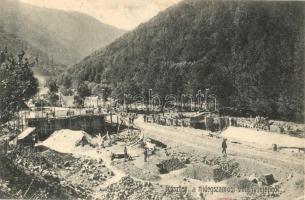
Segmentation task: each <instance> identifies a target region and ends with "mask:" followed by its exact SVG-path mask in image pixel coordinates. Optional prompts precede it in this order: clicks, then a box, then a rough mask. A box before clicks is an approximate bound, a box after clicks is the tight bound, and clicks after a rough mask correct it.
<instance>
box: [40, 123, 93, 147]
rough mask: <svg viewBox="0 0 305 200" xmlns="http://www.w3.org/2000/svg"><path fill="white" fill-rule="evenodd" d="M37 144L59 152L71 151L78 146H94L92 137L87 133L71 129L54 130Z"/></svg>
mask: <svg viewBox="0 0 305 200" xmlns="http://www.w3.org/2000/svg"><path fill="white" fill-rule="evenodd" d="M39 145H43V146H46V147H48V148H50V149H53V150H56V151H59V152H71V151H73V150H74V149H76V148H79V147H83V146H94V145H93V139H92V137H91V136H90V135H89V134H88V133H86V132H84V131H72V130H70V129H62V130H59V131H55V132H54V133H53V134H52V135H51V136H50V137H48V139H46V140H45V141H43V142H42V143H40V144H39Z"/></svg>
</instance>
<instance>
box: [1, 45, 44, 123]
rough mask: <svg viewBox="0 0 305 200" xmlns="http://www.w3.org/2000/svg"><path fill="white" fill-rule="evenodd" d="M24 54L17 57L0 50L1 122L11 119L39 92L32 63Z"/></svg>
mask: <svg viewBox="0 0 305 200" xmlns="http://www.w3.org/2000/svg"><path fill="white" fill-rule="evenodd" d="M23 56H24V53H21V54H19V55H18V58H17V59H15V58H12V57H10V56H8V53H7V52H6V50H4V51H1V52H0V57H1V59H0V123H5V122H7V121H9V120H10V119H11V118H12V117H13V116H14V114H15V113H16V112H17V111H19V110H20V109H21V108H23V107H24V106H25V104H24V102H25V101H27V100H29V99H30V98H31V97H32V96H34V95H35V94H36V92H37V86H38V83H37V80H36V79H35V78H34V76H33V72H32V71H31V69H30V67H31V66H32V65H31V64H29V63H28V62H27V59H23Z"/></svg>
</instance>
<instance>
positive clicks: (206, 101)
mask: <svg viewBox="0 0 305 200" xmlns="http://www.w3.org/2000/svg"><path fill="white" fill-rule="evenodd" d="M208 92H209V89H205V95H204V103H205V109H206V110H208Z"/></svg>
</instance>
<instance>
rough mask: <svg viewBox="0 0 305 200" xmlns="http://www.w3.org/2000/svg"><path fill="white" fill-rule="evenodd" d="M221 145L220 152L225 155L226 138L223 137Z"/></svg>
mask: <svg viewBox="0 0 305 200" xmlns="http://www.w3.org/2000/svg"><path fill="white" fill-rule="evenodd" d="M221 147H222V153H223V154H224V155H227V139H226V138H224V139H223V140H222V144H221Z"/></svg>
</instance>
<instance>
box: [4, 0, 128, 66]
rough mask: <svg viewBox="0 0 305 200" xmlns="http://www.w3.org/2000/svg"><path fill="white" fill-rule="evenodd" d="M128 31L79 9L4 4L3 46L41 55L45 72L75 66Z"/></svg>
mask: <svg viewBox="0 0 305 200" xmlns="http://www.w3.org/2000/svg"><path fill="white" fill-rule="evenodd" d="M124 32H125V31H123V30H120V29H118V28H115V27H112V26H109V25H106V24H103V23H101V22H99V21H98V20H96V19H94V18H93V17H91V16H88V15H85V14H81V13H77V12H66V11H60V10H55V9H49V8H41V7H35V6H31V5H28V4H25V3H22V2H19V1H18V0H1V3H0V34H1V38H0V39H1V40H0V42H1V43H0V48H1V47H2V48H4V46H10V47H11V48H10V49H11V50H13V49H16V50H18V51H20V50H21V49H23V50H25V51H26V52H27V51H28V53H29V54H31V53H33V54H32V57H36V56H38V57H40V58H41V59H40V61H41V62H42V63H43V64H45V65H43V64H41V65H39V66H40V67H41V68H44V69H43V70H45V71H47V70H48V68H52V67H57V68H58V69H60V68H62V67H63V65H73V64H75V63H77V62H79V61H80V60H81V59H83V58H84V57H85V56H87V55H89V54H91V53H92V52H93V51H95V50H97V49H99V48H101V47H104V46H106V45H108V44H109V43H111V42H112V41H113V40H114V39H116V38H117V37H119V36H120V35H121V34H123V33H124ZM17 40H19V41H23V42H22V43H18V42H17ZM15 41H16V42H15ZM34 49H35V50H34ZM46 57H47V58H46ZM55 70H56V69H55ZM55 70H53V71H55Z"/></svg>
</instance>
